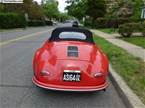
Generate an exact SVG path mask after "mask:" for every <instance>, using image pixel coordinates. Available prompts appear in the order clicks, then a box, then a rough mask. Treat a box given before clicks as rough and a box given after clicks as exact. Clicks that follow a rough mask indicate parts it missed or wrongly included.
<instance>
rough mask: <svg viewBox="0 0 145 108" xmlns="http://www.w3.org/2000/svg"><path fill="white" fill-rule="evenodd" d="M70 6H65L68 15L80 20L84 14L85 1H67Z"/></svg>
mask: <svg viewBox="0 0 145 108" xmlns="http://www.w3.org/2000/svg"><path fill="white" fill-rule="evenodd" d="M67 3H71V5H69V6H67V7H66V9H67V10H68V14H69V15H71V16H74V17H76V18H78V19H79V20H81V19H82V18H83V17H84V16H85V13H86V0H75V1H72V0H71V1H67Z"/></svg>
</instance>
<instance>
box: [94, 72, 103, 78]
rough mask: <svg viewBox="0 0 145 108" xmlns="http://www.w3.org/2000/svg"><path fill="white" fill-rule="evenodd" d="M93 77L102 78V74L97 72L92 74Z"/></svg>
mask: <svg viewBox="0 0 145 108" xmlns="http://www.w3.org/2000/svg"><path fill="white" fill-rule="evenodd" d="M94 76H95V77H101V76H104V73H102V72H97V73H95V74H94Z"/></svg>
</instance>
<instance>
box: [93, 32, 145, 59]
mask: <svg viewBox="0 0 145 108" xmlns="http://www.w3.org/2000/svg"><path fill="white" fill-rule="evenodd" d="M92 32H94V33H95V34H96V35H97V36H100V37H102V38H104V39H106V40H107V41H109V42H111V43H112V44H114V45H117V46H119V47H121V48H123V49H125V50H126V51H127V52H129V53H131V54H132V55H134V56H136V57H139V58H141V59H143V60H144V61H145V49H143V48H141V47H139V46H136V45H133V44H130V43H128V42H125V41H123V40H120V39H117V38H115V37H114V36H113V35H111V34H107V33H104V32H101V31H99V30H92Z"/></svg>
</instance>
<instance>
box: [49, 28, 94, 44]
mask: <svg viewBox="0 0 145 108" xmlns="http://www.w3.org/2000/svg"><path fill="white" fill-rule="evenodd" d="M62 32H79V33H83V34H84V35H85V36H86V39H85V40H78V39H76V40H75V39H73V40H75V41H85V42H89V43H94V41H93V35H92V32H91V31H89V30H88V29H85V28H77V27H59V28H56V29H54V30H53V32H52V34H51V37H50V39H49V41H59V40H72V39H60V38H59V35H60V33H62Z"/></svg>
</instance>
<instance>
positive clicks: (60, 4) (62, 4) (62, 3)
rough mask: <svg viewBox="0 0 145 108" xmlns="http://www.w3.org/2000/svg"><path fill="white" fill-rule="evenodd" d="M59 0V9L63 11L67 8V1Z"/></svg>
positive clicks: (39, 0) (38, 0)
mask: <svg viewBox="0 0 145 108" xmlns="http://www.w3.org/2000/svg"><path fill="white" fill-rule="evenodd" d="M34 1H37V2H39V3H40V2H41V0H34ZM57 1H58V2H59V7H58V8H59V10H60V11H61V12H64V9H65V6H66V5H67V4H66V3H65V0H57Z"/></svg>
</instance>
